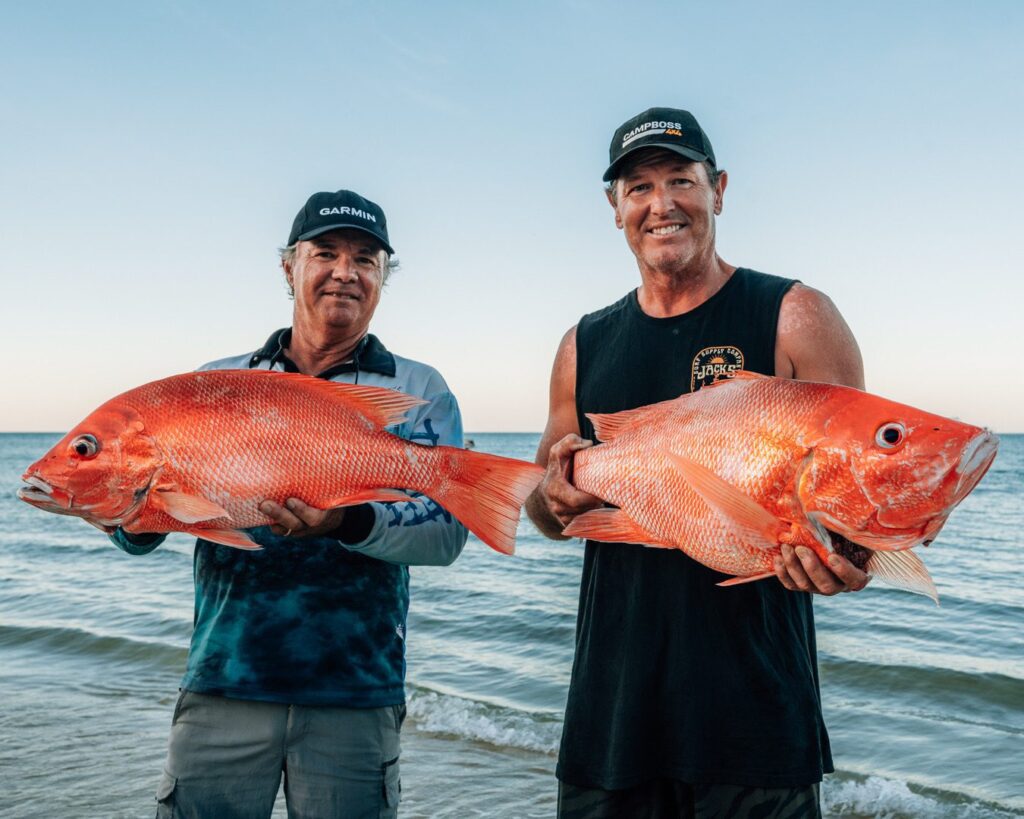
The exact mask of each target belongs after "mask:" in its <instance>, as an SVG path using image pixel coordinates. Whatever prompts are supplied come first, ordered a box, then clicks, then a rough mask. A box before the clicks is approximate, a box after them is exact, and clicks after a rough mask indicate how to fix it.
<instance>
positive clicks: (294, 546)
mask: <svg viewBox="0 0 1024 819" xmlns="http://www.w3.org/2000/svg"><path fill="white" fill-rule="evenodd" d="M288 332H289V331H288V330H280V331H278V332H276V333H275V334H274V335H272V336H271V337H270V339H269V340H268V342H267V344H266V345H264V347H263V348H262V349H260V350H258V351H257V352H255V353H250V354H247V355H244V356H238V357H234V358H227V359H222V360H220V361H214V362H211V363H210V364H207V365H205V366H204V367H202V368H201V369H245V368H248V367H259V368H261V369H277V370H286V369H294V365H292V364H291V362H290V361H288V359H287V358H286V357H285V356H284V354H283V350H284V348H285V347H286V346H287V340H288V337H287V334H288ZM320 377H321V378H330V379H331V380H333V381H344V382H346V383H353V382H355V381H358V383H360V384H369V385H372V386H380V387H388V388H390V389H394V390H400V391H402V392H405V393H408V394H410V395H417V396H420V397H421V398H424V399H426V401H427V403H426V404H423V405H421V406H417V407H414V408H413V409H412V410H410V412H409V413H408V417H407V420H406V421H405V422H404V423H403V424H401V425H400V426H398V427H392V428H391V429H390V431H391V432H394V433H395V434H397V435H400V436H402V437H403V438H406V439H408V440H412V441H416V442H417V443H421V444H428V445H431V446H436V445H438V444H442V445H447V446H457V447H461V446H462V420H461V416H460V414H459V407H458V404H457V403H456V401H455V398H454V396H453V395H452V394H451V392H450V391H449V390H448V386H447V385H446V384H445V382H444V379H443V378H441V376H440V375H439V374H438V372H437V371H436V370H434V369H433V368H432V367H428V366H427V365H425V364H421V363H419V362H416V361H410V360H409V359H405V358H402V357H400V356H396V355H394V354H392V353H390V352H388V351H387V350H386V349H385V348H384V346H383V345H382V344H381V343H380V342H379V341H378V340H377V339H376V338H375V337H374V336H372V335H368V336H367V337H366V338H365V339H364V340H363V342H362V343H361V344H360V345H359V347H358V348H357V351H356V354H355V356H354V359H353V362H352V363H351V364H343V365H339V366H338V367H333V368H331V369H330V370H328V371H326V372H324V373H321V374H320ZM369 508H370V511H371V512H372V520H373V524H372V527H371V529H370V533H369V535H368V536H367V537H366V538H365V539H364V540H363V541H361V542H360V543H357V544H354V545H344V544H342V543H341V542H340V541H339V540H337V539H336V538H331V537H320V538H285V537H278V536H277V535H274V534H273V533H272V532H271V531H270V529H269V527H261V528H258V529H251V530H249V534H250V536H251V537H252V538H253V540H255V541H256V542H258V543H259V544H260V545H261V546H263V547H264V548H263V549H262V550H259V551H245V550H242V549H233V548H231V547H229V546H221V545H219V544H216V543H210V542H209V541H206V540H202V539H200V540H197V541H196V548H195V556H194V575H195V623H194V625H195V627H194V630H193V634H192V643H191V646H190V648H189V655H188V666H187V668H186V671H185V677H184V679H183V680H182V687H183V688H186V689H188V690H190V691H198V692H202V693H205V694H218V695H222V696H226V697H236V698H240V699H251V700H266V701H270V702H287V703H295V704H302V705H337V706H346V707H350V708H375V707H380V706H385V705H397V704H400V703H402V702H404V699H405V693H404V687H403V682H404V679H405V628H406V615H407V613H408V610H409V568H408V567H409V566H410V565H415V564H421V565H422V564H433V565H447V564H449V563H451V562H453V561H454V560H455V558H457V557H458V555H459V553H460V552H461V551H462V547H463V546H464V545H465V542H466V537H467V532H466V529H465V528H464V527H463V526H462V525H461V524H460V523H459V522H458V521H457V520H455V519H454V518H453V517H452V516H451V515H450V514H449V513H448V512H447V511H445V510H444V509H443V508H442V507H441V506H439V505H438V504H436V503H434V502H433V501H432V500H430V499H429V498H425V499H424V502H423V503H413V502H409V503H388V504H380V503H373V504H369ZM111 539H112V540H113V541H114V543H115V544H116V545H117V546H118V547H120V548H121V549H123V550H124V551H126V552H128V553H130V554H145V553H147V552H150V551H152V550H153V549H155V548H156V547H157V546H158V545H159V544H160V543H161V542H162V541H163V539H164V538H163V537H162V536H161V537H156V538H146V537H139V536H129V535H125V533H123V532H122V531H121V530H117V532H116V533H115V534H114V535H113V536H112V538H111Z"/></svg>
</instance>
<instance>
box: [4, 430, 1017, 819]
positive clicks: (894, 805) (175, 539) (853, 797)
mask: <svg viewBox="0 0 1024 819" xmlns="http://www.w3.org/2000/svg"><path fill="white" fill-rule="evenodd" d="M58 437H59V436H57V435H44V434H8V435H0V486H2V487H4V488H3V490H2V492H0V520H2V521H3V524H2V525H0V816H2V817H5V819H6V818H7V817H10V819H14V817H90V818H91V817H102V818H104V819H106V818H107V817H147V816H152V815H153V814H154V811H155V804H154V800H153V793H154V790H155V788H156V783H157V780H158V777H159V773H160V768H161V765H162V761H163V756H164V751H165V747H166V741H167V732H168V728H169V725H170V719H171V711H172V709H173V706H174V700H175V697H176V693H177V685H178V681H179V679H180V676H181V673H182V670H183V668H184V663H185V655H186V651H187V646H188V639H189V632H190V628H191V623H192V578H191V573H192V557H191V542H190V540H189V539H188V538H187V537H185V536H183V535H175V536H172V537H171V538H169V540H168V541H167V543H165V545H164V546H163V547H161V548H160V549H158V550H157V551H155V552H154V553H152V554H150V555H148V556H145V557H135V558H133V557H129V556H128V555H125V554H123V553H121V552H120V551H118V550H117V549H115V548H114V547H113V546H112V545H110V544H109V542H108V541H107V539H106V538H105V537H104V536H103V535H101V534H100V533H99V532H98V531H97V530H95V529H93V528H91V527H89V526H87V525H86V524H85V523H83V522H82V521H80V520H77V519H74V518H66V517H59V516H56V515H50V514H45V513H43V512H40V511H38V510H36V509H33V508H32V507H30V506H28V505H27V504H24V503H21V502H19V501H18V500H17V499H16V497H15V494H14V493H15V490H16V488H17V486H18V485H19V483H20V480H19V479H20V475H21V472H22V471H23V470H24V468H25V467H26V466H27V465H28V464H29V463H31V462H32V461H33V460H35V459H36V458H37V457H38V456H39V455H41V454H42V453H43V452H44V451H46V450H47V449H48V448H49V447H50V446H51V445H52V443H53V442H55V441H56V440H57V438H58ZM472 437H473V439H474V440H475V443H476V447H477V449H479V450H483V451H488V452H496V453H499V454H503V455H510V456H514V457H520V458H526V459H531V458H532V456H533V453H534V450H535V448H536V444H537V440H538V436H537V435H531V434H524V435H491V434H474V435H472ZM1022 530H1024V436H1004V437H1003V439H1002V445H1001V451H1000V454H999V457H998V458H997V459H996V462H995V464H994V465H993V467H992V469H991V470H990V472H989V474H988V476H987V477H986V478H985V480H984V481H983V482H982V483H981V485H980V486H979V487H978V489H976V490H975V492H974V493H973V494H972V495H971V496H970V497H969V498H968V499H967V500H966V501H965V502H964V503H963V504H962V505H961V507H960V508H959V509H958V510H957V511H956V512H955V513H954V514H953V516H952V518H951V519H950V521H949V523H948V524H947V525H946V527H945V529H944V530H943V532H942V534H941V535H940V536H939V538H938V539H937V540H936V542H935V544H934V545H933V546H932V547H931V548H930V549H928V550H922V551H923V557H924V559H925V562H926V563H927V564H928V567H929V569H930V571H931V573H932V575H933V577H934V578H935V581H936V584H937V586H938V589H939V593H940V597H941V603H942V605H941V607H939V608H936V607H935V606H934V605H933V604H932V603H931V601H929V600H928V599H926V598H924V597H920V596H917V595H911V594H907V593H904V592H900V591H896V590H891V589H886V588H882V587H870V588H869V589H867V590H866V591H864V592H863V593H861V594H857V595H840V596H839V597H836V598H832V599H821V598H819V599H818V600H817V602H816V612H817V621H818V628H819V662H820V666H821V686H822V696H823V701H824V709H825V716H826V720H827V722H828V725H829V729H830V734H831V737H832V744H833V751H834V754H835V761H836V767H837V769H838V770H837V773H836V774H834V775H832V776H829V777H827V778H826V781H825V783H824V785H823V791H822V793H823V802H824V807H825V810H826V814H827V815H828V816H830V817H884V819H904V817H905V818H906V819H911V818H913V819H922V818H924V819H947V817H948V819H954V817H955V818H956V819H962V818H963V817H967V819H981V817H1010V816H1024V640H1022V627H1024V592H1022V591H1021V582H1020V580H1019V566H1020V565H1021V557H1022V555H1024V552H1022V551H1021V549H1022V547H1024V537H1022V535H1021V532H1022ZM581 552H582V550H581V545H580V544H579V543H578V542H576V541H569V542H562V543H552V542H550V541H547V540H545V539H543V538H542V537H541V536H539V535H538V533H537V532H536V531H535V530H534V529H533V527H532V526H531V524H530V523H529V521H527V520H525V519H524V521H523V522H522V524H521V525H520V538H519V546H518V551H517V554H516V556H515V557H513V558H507V557H503V556H501V555H498V554H496V553H494V552H492V551H491V550H490V549H488V548H487V547H486V546H484V545H483V544H481V543H480V542H479V541H477V540H475V539H473V538H471V539H470V542H469V544H468V545H467V547H466V550H465V552H464V553H463V556H462V557H461V558H460V559H459V561H458V562H457V563H456V564H455V565H454V566H452V567H448V568H414V569H413V571H412V610H411V614H410V619H409V629H408V632H409V633H408V646H409V675H408V682H409V685H408V696H409V718H408V720H407V722H406V730H405V731H404V734H403V758H402V781H403V805H402V815H403V816H405V817H473V816H494V817H535V816H538V817H539V816H552V815H553V814H554V809H555V797H556V783H555V780H554V775H553V771H554V764H555V752H556V749H557V747H558V739H559V733H560V728H561V714H562V708H563V706H564V703H565V694H566V687H567V685H568V681H569V670H570V666H571V662H572V651H573V634H574V631H573V629H574V623H575V615H576V603H577V595H578V590H579V578H580V564H581V556H582V555H581ZM724 593H728V591H727V590H723V594H724ZM275 816H284V811H283V804H281V803H279V804H278V810H277V811H276V812H275Z"/></svg>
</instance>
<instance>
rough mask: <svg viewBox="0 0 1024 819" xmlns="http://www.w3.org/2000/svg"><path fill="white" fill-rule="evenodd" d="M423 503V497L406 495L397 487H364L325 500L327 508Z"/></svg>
mask: <svg viewBox="0 0 1024 819" xmlns="http://www.w3.org/2000/svg"><path fill="white" fill-rule="evenodd" d="M371 501H377V502H378V503H403V502H404V503H423V498H417V497H414V496H411V495H407V494H406V493H405V492H402V491H400V490H398V489H364V490H363V491H362V492H355V493H353V494H351V495H344V496H343V497H340V498H331V499H330V500H329V501H327V507H328V508H329V509H335V508H337V507H339V506H355V505H356V504H357V503H370V502H371Z"/></svg>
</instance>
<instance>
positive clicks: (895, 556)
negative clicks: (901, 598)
mask: <svg viewBox="0 0 1024 819" xmlns="http://www.w3.org/2000/svg"><path fill="white" fill-rule="evenodd" d="M864 568H865V569H867V572H868V574H870V575H872V576H874V577H877V578H878V579H879V581H880V582H882V583H886V584H887V585H889V586H895V587H896V588H897V589H903V590H904V591H908V592H913V593H914V594H923V595H924V596H925V597H930V598H931V599H932V600H934V601H935V605H936V606H937V605H939V592H938V590H937V589H936V588H935V581H934V580H932V576H931V575H930V574H928V569H926V568H925V565H924V562H923V561H922V560H921V558H919V557H918V556H917V555H915V554H914V553H913V552H912V551H910V549H904V550H902V551H899V552H872V553H871V557H869V558H868V562H867V565H866V566H865V567H864Z"/></svg>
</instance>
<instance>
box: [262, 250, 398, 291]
mask: <svg viewBox="0 0 1024 819" xmlns="http://www.w3.org/2000/svg"><path fill="white" fill-rule="evenodd" d="M298 246H299V243H298V242H295V243H294V244H290V245H285V246H284V247H279V248H278V249H277V255H278V256H280V257H281V267H282V268H283V267H284V266H285V265H286V264H294V262H295V253H296V250H297V248H298ZM380 254H381V256H382V257H383V259H384V261H383V262H382V264H381V271H382V273H383V275H382V278H381V285H382V286H383V285H385V284H387V283H388V279H390V278H391V274H392V273H395V272H397V271H398V269H399V268H400V267H401V266H402V265H401V262H399V261H398V257H397V256H392V255H390V254H389V253H388V252H387V251H386V250H385V249H384V248H381V249H380ZM284 281H285V287H287V288H288V297H289V298H295V289H294V288H293V287H292V285H291V282H289V281H288V277H287V276H285V280H284Z"/></svg>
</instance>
